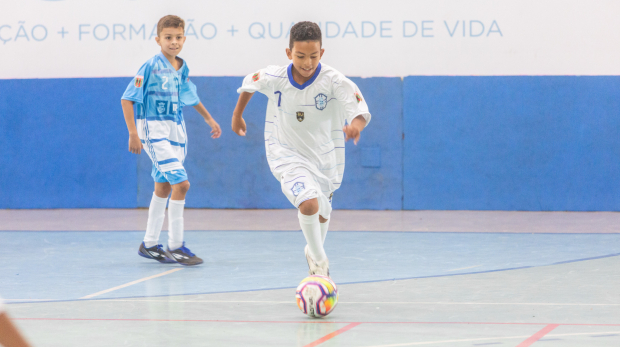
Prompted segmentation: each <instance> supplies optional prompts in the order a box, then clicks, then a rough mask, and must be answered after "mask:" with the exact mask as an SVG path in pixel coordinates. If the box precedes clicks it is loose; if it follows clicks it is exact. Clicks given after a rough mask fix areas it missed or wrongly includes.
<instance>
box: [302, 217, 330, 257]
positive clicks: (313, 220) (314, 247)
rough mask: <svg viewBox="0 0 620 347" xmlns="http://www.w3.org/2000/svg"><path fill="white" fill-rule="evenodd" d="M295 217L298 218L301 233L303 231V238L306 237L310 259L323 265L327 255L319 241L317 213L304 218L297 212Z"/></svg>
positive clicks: (319, 229)
mask: <svg viewBox="0 0 620 347" xmlns="http://www.w3.org/2000/svg"><path fill="white" fill-rule="evenodd" d="M297 217H298V218H299V225H300V226H301V231H303V233H304V236H305V237H306V242H308V248H309V250H310V255H311V256H312V259H314V261H316V262H317V264H321V263H323V262H324V261H325V260H327V255H326V254H325V249H323V240H322V239H321V223H319V213H318V212H317V213H315V214H313V215H311V216H306V215H305V214H303V213H301V212H298V213H297Z"/></svg>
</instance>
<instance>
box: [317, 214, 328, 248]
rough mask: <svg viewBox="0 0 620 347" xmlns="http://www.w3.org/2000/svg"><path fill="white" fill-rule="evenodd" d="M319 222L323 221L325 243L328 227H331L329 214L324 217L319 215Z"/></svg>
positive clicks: (322, 237) (322, 239)
mask: <svg viewBox="0 0 620 347" xmlns="http://www.w3.org/2000/svg"><path fill="white" fill-rule="evenodd" d="M319 222H320V223H321V241H322V243H323V244H325V237H326V236H327V229H328V228H329V216H328V217H327V218H324V217H323V216H321V215H319Z"/></svg>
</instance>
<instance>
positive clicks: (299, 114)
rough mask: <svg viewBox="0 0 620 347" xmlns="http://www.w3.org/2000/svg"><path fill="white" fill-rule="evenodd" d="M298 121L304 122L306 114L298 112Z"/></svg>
mask: <svg viewBox="0 0 620 347" xmlns="http://www.w3.org/2000/svg"><path fill="white" fill-rule="evenodd" d="M297 120H298V121H300V122H303V121H304V113H303V112H297Z"/></svg>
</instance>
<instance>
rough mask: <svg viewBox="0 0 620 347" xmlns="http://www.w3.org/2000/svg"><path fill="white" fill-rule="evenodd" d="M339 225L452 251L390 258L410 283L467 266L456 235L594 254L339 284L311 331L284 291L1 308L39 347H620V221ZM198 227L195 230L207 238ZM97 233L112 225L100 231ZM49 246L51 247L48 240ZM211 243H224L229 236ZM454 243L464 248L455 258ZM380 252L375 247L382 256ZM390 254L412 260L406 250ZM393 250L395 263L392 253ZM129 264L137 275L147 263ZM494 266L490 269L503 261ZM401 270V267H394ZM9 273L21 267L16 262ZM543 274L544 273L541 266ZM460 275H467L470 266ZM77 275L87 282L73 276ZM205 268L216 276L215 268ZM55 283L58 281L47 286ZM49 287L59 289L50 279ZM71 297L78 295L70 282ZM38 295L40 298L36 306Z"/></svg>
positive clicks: (39, 221)
mask: <svg viewBox="0 0 620 347" xmlns="http://www.w3.org/2000/svg"><path fill="white" fill-rule="evenodd" d="M188 212H189V213H188V214H187V215H186V220H188V222H189V221H190V220H191V219H195V220H194V221H192V222H191V223H194V224H192V225H195V229H193V228H192V229H193V230H209V227H210V228H211V230H213V229H215V230H234V225H241V226H244V227H241V228H237V229H236V230H267V231H274V230H287V229H285V228H286V227H287V226H289V224H290V226H289V227H290V229H289V230H295V229H297V228H296V226H295V224H294V222H295V211H290V210H283V211H224V212H222V211H201V210H193V211H192V210H190V211H188ZM213 213H217V215H218V216H219V218H217V220H218V221H217V222H216V223H206V222H204V220H203V219H202V218H204V217H205V216H207V215H209V214H213ZM223 214H224V215H223ZM226 214H228V215H226ZM68 216H73V218H72V219H69V218H68ZM80 216H81V217H80ZM333 216H334V217H335V216H338V217H340V219H339V222H338V223H339V224H336V219H335V218H334V225H335V227H334V228H333V229H334V230H346V231H352V233H340V234H338V233H335V234H334V235H337V237H333V238H332V242H341V243H343V242H346V240H347V237H352V238H359V239H360V240H363V239H364V237H368V235H371V234H368V233H356V232H355V231H361V230H373V231H408V232H410V231H433V232H436V233H438V234H437V236H438V237H439V238H432V237H430V238H429V237H428V236H425V235H424V234H420V238H399V239H398V240H401V242H409V241H407V240H430V241H433V240H442V241H441V242H439V241H433V242H435V243H440V244H438V245H436V246H437V247H438V248H437V249H439V250H441V249H445V250H447V251H446V252H445V253H441V254H440V256H438V257H435V258H433V257H430V256H426V255H425V256H424V257H417V258H411V257H410V256H406V255H405V254H402V255H398V254H396V255H393V257H394V258H390V259H396V260H394V264H393V265H392V267H395V268H396V267H398V268H401V269H402V268H405V269H406V268H407V267H408V266H410V267H411V268H417V269H418V270H416V271H418V272H420V271H422V270H423V269H424V268H425V267H433V266H435V264H433V263H432V262H438V263H439V262H446V263H448V264H449V263H450V261H451V259H450V258H452V257H454V259H458V261H459V262H461V261H463V262H464V261H465V260H467V259H469V257H472V256H474V255H475V254H473V255H472V254H470V253H463V254H460V253H459V254H458V255H457V253H458V249H460V248H463V247H465V246H472V244H466V243H465V241H463V240H467V239H468V238H467V237H466V238H457V237H453V236H450V235H456V234H451V233H446V232H448V231H449V232H453V233H454V232H461V233H473V234H472V235H473V237H474V238H473V239H476V237H477V236H476V235H479V233H483V232H484V233H493V235H491V234H489V240H491V236H493V237H497V235H495V234H496V233H500V234H499V237H504V236H506V237H508V238H506V239H505V240H504V241H506V242H509V245H510V242H514V247H515V248H516V249H518V250H521V249H523V250H524V251H525V250H527V251H528V252H530V253H528V257H537V256H538V255H540V257H541V259H542V258H544V256H549V255H548V254H556V253H558V254H559V253H561V252H559V251H561V250H558V249H554V247H557V246H556V244H553V243H549V244H545V242H550V241H549V240H577V239H575V238H574V237H580V238H581V237H582V235H574V234H566V235H562V234H557V235H554V236H553V238H548V237H546V236H544V235H540V237H538V236H536V235H533V236H531V237H530V236H528V235H531V234H532V233H584V235H583V240H586V239H587V240H589V241H588V242H590V243H589V244H588V246H587V247H586V248H587V249H588V250H589V251H590V252H592V253H588V256H587V257H586V258H583V257H579V256H576V257H575V260H574V261H573V260H571V261H565V260H564V258H558V259H557V260H561V261H554V260H549V261H547V262H544V261H542V260H541V261H540V262H538V263H536V264H538V265H531V266H526V267H524V268H520V269H514V270H509V269H507V268H510V266H508V265H507V266H504V267H503V268H502V267H501V266H500V267H498V268H497V270H492V269H491V270H488V271H485V272H481V273H475V272H471V273H464V274H460V275H449V276H448V275H437V276H421V278H413V279H402V280H393V281H376V282H367V283H351V284H340V285H339V291H340V302H339V304H338V307H337V308H336V309H335V311H334V312H333V314H331V315H330V316H328V317H327V318H325V319H320V320H316V319H309V318H306V317H305V316H304V315H303V314H301V313H300V312H299V310H298V308H297V307H296V305H295V302H294V289H292V288H287V289H275V290H261V289H255V290H249V291H243V292H228V293H212V294H199V295H166V296H162V295H160V294H157V295H150V294H149V293H150V292H153V291H152V290H151V291H150V292H149V287H148V285H147V286H145V287H144V288H145V289H144V290H142V292H141V291H140V289H139V285H133V286H131V287H129V288H134V289H133V291H132V292H131V295H130V296H131V297H122V298H112V299H101V300H98V299H90V300H79V299H75V300H63V301H51V302H38V301H37V300H35V299H32V298H31V299H25V298H22V299H23V300H24V301H26V302H23V303H20V301H19V300H13V301H10V302H11V303H10V304H9V305H8V307H9V313H10V314H11V315H12V316H13V317H14V318H15V319H16V323H17V324H18V325H19V326H20V327H21V328H22V330H23V331H24V333H25V334H26V335H27V336H28V338H29V339H30V340H31V341H32V342H33V345H34V346H317V345H320V346H361V347H370V346H374V347H379V346H382V347H387V346H393V347H396V346H425V345H429V346H519V347H525V346H530V345H534V346H539V345H540V346H552V347H555V346H563V347H566V346H580V347H581V346H615V347H617V346H620V256H618V255H616V254H615V253H610V252H613V251H614V250H619V249H620V245H610V243H614V242H615V241H616V240H620V237H616V233H618V232H620V230H618V228H617V226H618V222H619V221H620V214H618V213H527V212H469V211H463V212H440V211H417V212H389V211H372V212H369V211H362V212H360V211H336V212H334V215H333ZM210 217H213V215H211V216H210ZM225 217H226V218H225ZM284 219H286V221H284ZM290 219H292V222H291V221H290ZM0 220H2V222H3V223H2V224H3V226H2V228H3V229H4V230H139V229H140V228H139V227H138V226H133V224H131V223H136V224H138V222H141V223H144V220H145V211H143V210H130V211H129V210H128V211H123V210H56V211H0ZM68 220H71V223H68V222H67V221H68ZM197 220H203V222H202V224H201V222H200V221H197ZM97 221H106V222H105V223H101V224H99V222H97ZM270 221H272V223H270ZM274 221H277V222H274ZM63 225H64V226H65V229H62V226H63ZM274 225H276V226H278V227H273V226H274ZM20 226H21V227H20ZM88 226H90V227H88ZM247 226H253V228H248V227H247ZM73 228H77V229H73ZM261 228H263V229H261ZM421 229H422V230H421ZM506 231H509V232H510V233H517V234H510V233H506ZM586 233H587V234H586ZM0 234H1V233H0ZM108 234H109V235H115V234H116V233H108ZM190 234H191V233H188V235H190ZM605 234H606V235H605ZM30 235H32V236H30ZM40 235H41V234H40V233H38V232H32V233H26V234H24V233H11V232H5V233H4V234H1V235H0V239H2V238H4V240H7V242H12V241H15V242H17V241H16V240H18V241H19V242H23V241H22V240H23V239H22V238H24V237H25V238H28V237H32V238H35V237H40ZM49 235H50V238H49V239H48V241H49V240H52V238H51V237H52V236H53V235H52V234H51V233H50V234H49ZM56 235H57V234H56ZM75 235H78V234H75ZM123 235H125V233H123ZM196 235H198V234H196ZM201 235H202V234H201ZM214 235H215V234H214ZM218 235H219V234H218ZM230 235H236V234H235V233H230ZM257 235H258V234H257ZM261 235H262V234H261ZM274 235H276V237H277V236H278V235H279V234H274ZM373 235H374V234H373ZM412 235H413V234H412ZM463 235H465V236H467V235H466V234H463ZM617 236H620V234H619V235H617ZM75 237H77V236H75ZM219 237H220V238H223V241H222V242H224V241H225V237H226V234H223V236H219ZM261 237H262V236H261ZM373 237H376V236H373ZM570 237H573V238H570ZM18 238H19V239H18ZM116 238H118V237H116ZM569 238H570V239H569ZM243 239H244V238H243V237H239V236H237V237H236V238H235V239H234V240H235V242H237V243H243ZM259 239H260V237H259ZM452 239H454V240H456V239H458V240H459V241H458V242H460V243H459V244H450V242H451V241H450V240H452ZM274 240H277V239H274ZM372 240H376V239H372ZM430 241H429V242H430ZM50 242H51V241H50ZM253 242H255V241H253ZM274 242H275V241H274ZM291 242H292V241H291ZM373 242H376V241H373ZM416 242H418V241H416ZM454 242H456V241H454ZM551 242H552V241H551ZM120 243H121V241H120V240H119V244H120ZM532 243H540V244H537V245H532ZM50 244H51V243H50ZM557 244H560V243H557ZM487 245H488V247H500V245H503V246H501V247H505V244H503V243H502V244H500V243H499V242H491V241H489V242H488V244H487ZM567 245H570V242H568V243H567V242H565V243H563V246H562V247H568V246H567ZM78 246H79V245H76V246H75V247H78ZM384 246H385V245H379V243H376V248H377V249H379V248H381V247H384ZM398 246H399V247H405V248H407V245H398ZM413 246H415V245H411V249H413ZM483 246H484V244H483ZM576 246H578V245H576ZM47 247H48V248H45V249H46V250H48V251H50V250H51V248H50V246H49V245H48V246H47ZM54 247H59V246H54ZM356 247H361V248H360V249H363V251H360V252H359V253H360V254H354V255H355V256H357V257H359V262H358V263H359V264H360V266H366V267H368V269H372V272H375V273H376V272H377V271H380V269H382V268H373V267H372V264H370V263H369V262H368V261H369V260H371V259H373V258H372V257H373V254H372V251H373V247H372V244H371V245H370V246H368V245H364V244H363V243H360V244H359V245H358V246H356ZM477 247H480V245H478V246H477ZM592 248H600V250H601V252H600V256H590V255H592V254H597V253H596V252H595V250H592ZM394 249H399V251H398V252H402V251H401V250H400V249H401V248H398V247H396V245H395V246H394ZM239 251H242V252H247V250H241V249H239ZM438 252H439V251H438ZM575 252H577V250H576V251H575ZM332 253H334V251H332ZM431 253H432V252H431ZM473 253H476V252H473ZM517 253H519V252H517ZM616 253H618V252H616ZM59 254H62V253H59ZM420 254H422V252H421V253H420ZM429 254H430V253H429ZM490 254H491V253H490ZM584 254H585V253H584ZM68 257H69V258H68V259H70V256H68ZM135 258H136V259H135V262H139V261H141V259H138V257H137V256H135ZM334 258H335V259H336V261H335V263H336V264H342V266H341V269H340V271H341V272H342V268H343V267H345V265H347V264H349V263H345V262H344V261H342V260H340V261H338V259H337V257H336V256H334ZM496 258H497V259H498V260H496V262H501V261H503V260H501V258H500V257H496ZM577 258H579V259H577ZM131 259H133V258H131ZM397 259H402V262H400V263H397V262H398V260H397ZM412 259H414V260H412ZM554 259H555V258H554ZM10 260H11V261H13V262H15V261H19V260H20V259H15V257H11V259H10ZM2 261H8V259H5V258H3V259H2ZM132 261H133V260H132ZM391 261H392V260H391ZM251 262H252V258H251V257H245V258H240V261H239V262H238V264H236V266H239V267H242V268H243V267H251V266H252V265H253V264H252V263H251ZM429 262H431V263H429ZM547 263H548V264H549V265H545V264H547ZM355 264H356V263H353V265H355ZM302 265H303V264H302ZM456 265H458V264H456ZM462 265H463V267H464V268H466V267H467V265H468V264H464V263H463V264H462ZM71 266H72V267H73V268H77V271H83V270H80V264H79V263H77V264H73V265H71ZM111 266H112V265H111ZM211 266H214V267H217V260H214V261H213V262H212V264H211ZM222 266H224V263H222ZM272 266H273V267H276V265H273V264H272ZM389 267H390V264H387V265H386V267H385V268H384V269H386V270H385V271H386V273H387V272H389V271H390V269H389ZM16 269H19V267H18V266H17V267H16ZM437 269H439V267H437ZM23 270H26V269H23ZM109 270H110V271H116V270H115V269H109ZM119 270H122V269H119ZM187 270H191V269H183V271H178V272H175V274H180V273H188V272H187ZM272 270H273V269H269V268H264V270H263V271H264V273H265V275H267V274H269V273H270V271H272ZM46 271H48V270H46ZM334 271H338V269H336V270H334ZM351 271H352V270H351ZM433 271H435V270H433ZM436 271H439V270H436ZM466 271H467V270H466ZM255 272H257V273H256V276H261V273H258V272H260V271H255ZM369 272H371V270H369ZM138 273H139V272H137V273H136V274H138ZM23 275H24V273H22V276H23ZM55 275H56V274H55V273H54V271H53V270H51V271H49V273H45V274H41V276H55ZM93 276H95V275H93ZM106 276H108V275H106ZM132 276H133V275H132ZM145 276H146V275H145ZM169 276H172V275H169ZM286 276H289V275H286ZM302 276H303V274H302ZM341 276H342V275H341ZM412 277H415V276H412ZM33 278H35V277H30V278H28V279H25V280H24V281H23V283H22V284H24V283H25V284H29V285H31V286H37V283H35V282H34V281H33V280H32V279H33ZM138 278H140V276H137V275H136V276H135V279H138ZM171 279H172V277H168V276H164V277H159V278H157V279H153V280H146V281H145V282H142V283H141V284H145V283H147V284H148V283H150V282H152V283H153V284H160V285H161V284H162V283H166V282H165V281H170V280H171ZM29 281H30V282H32V283H29ZM157 281H160V282H157ZM257 281H258V280H257ZM357 282H364V281H357ZM12 283H17V282H12ZM49 283H55V282H53V279H52V278H50V281H49ZM56 283H59V282H56ZM17 284H19V283H17ZM17 284H16V285H17ZM75 286H76V287H77V286H80V284H79V283H77V282H76V283H75ZM257 286H258V284H257ZM9 289H11V288H8V287H6V289H3V288H2V284H0V293H2V292H4V293H6V292H10V290H9ZM45 290H46V289H45V287H43V288H41V292H42V293H41V294H40V295H41V297H43V295H44V293H45ZM52 290H53V289H52V288H49V289H48V291H50V292H51V291H52ZM188 293H189V292H188ZM3 295H5V294H3ZM5 296H6V295H5ZM6 298H7V299H20V298H16V297H14V298H9V297H6Z"/></svg>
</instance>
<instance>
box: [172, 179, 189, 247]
mask: <svg viewBox="0 0 620 347" xmlns="http://www.w3.org/2000/svg"><path fill="white" fill-rule="evenodd" d="M188 190H189V181H183V182H181V183H177V184H174V185H172V196H171V197H170V206H168V248H169V249H172V250H174V249H178V248H181V247H183V231H184V229H183V211H184V209H185V195H186V194H187V191H188Z"/></svg>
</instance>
